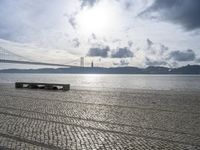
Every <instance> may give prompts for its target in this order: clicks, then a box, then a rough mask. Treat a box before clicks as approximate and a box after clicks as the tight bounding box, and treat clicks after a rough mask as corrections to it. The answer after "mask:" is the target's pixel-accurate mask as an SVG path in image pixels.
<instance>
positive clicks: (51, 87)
mask: <svg viewBox="0 0 200 150" xmlns="http://www.w3.org/2000/svg"><path fill="white" fill-rule="evenodd" d="M15 88H30V89H46V90H63V91H69V90H70V84H54V83H28V82H16V83H15Z"/></svg>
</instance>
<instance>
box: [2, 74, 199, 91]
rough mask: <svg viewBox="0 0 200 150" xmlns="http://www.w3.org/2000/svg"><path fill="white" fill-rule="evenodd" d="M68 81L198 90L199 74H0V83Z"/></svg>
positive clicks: (86, 84)
mask: <svg viewBox="0 0 200 150" xmlns="http://www.w3.org/2000/svg"><path fill="white" fill-rule="evenodd" d="M16 81H27V82H52V83H70V84H71V86H72V87H87V88H88V87H95V88H126V89H152V90H198V91H200V76H199V75H99V74H98V75H97V74H89V75H88V74H87V75H83V74H0V83H14V82H16Z"/></svg>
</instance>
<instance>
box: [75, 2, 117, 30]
mask: <svg viewBox="0 0 200 150" xmlns="http://www.w3.org/2000/svg"><path fill="white" fill-rule="evenodd" d="M114 20H115V14H114V11H113V10H112V8H111V7H110V6H106V5H97V6H94V7H92V8H87V9H84V10H82V11H81V12H80V13H79V15H78V16H77V22H78V25H79V28H80V30H81V31H82V32H84V33H87V34H90V33H95V34H104V33H106V32H107V31H109V30H111V29H112V26H113V25H114Z"/></svg>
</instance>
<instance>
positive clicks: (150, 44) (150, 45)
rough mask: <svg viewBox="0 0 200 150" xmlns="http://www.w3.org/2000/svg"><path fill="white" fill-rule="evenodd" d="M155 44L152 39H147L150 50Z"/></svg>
mask: <svg viewBox="0 0 200 150" xmlns="http://www.w3.org/2000/svg"><path fill="white" fill-rule="evenodd" d="M153 44H154V43H153V42H152V41H151V40H150V39H147V49H150V48H151V47H152V45H153Z"/></svg>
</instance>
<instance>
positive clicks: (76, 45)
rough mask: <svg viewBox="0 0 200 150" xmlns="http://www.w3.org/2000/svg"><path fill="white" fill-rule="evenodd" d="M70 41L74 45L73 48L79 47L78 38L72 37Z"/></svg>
mask: <svg viewBox="0 0 200 150" xmlns="http://www.w3.org/2000/svg"><path fill="white" fill-rule="evenodd" d="M72 42H73V46H74V47H75V48H76V47H79V46H80V44H81V43H80V41H79V39H78V38H75V39H73V40H72Z"/></svg>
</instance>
